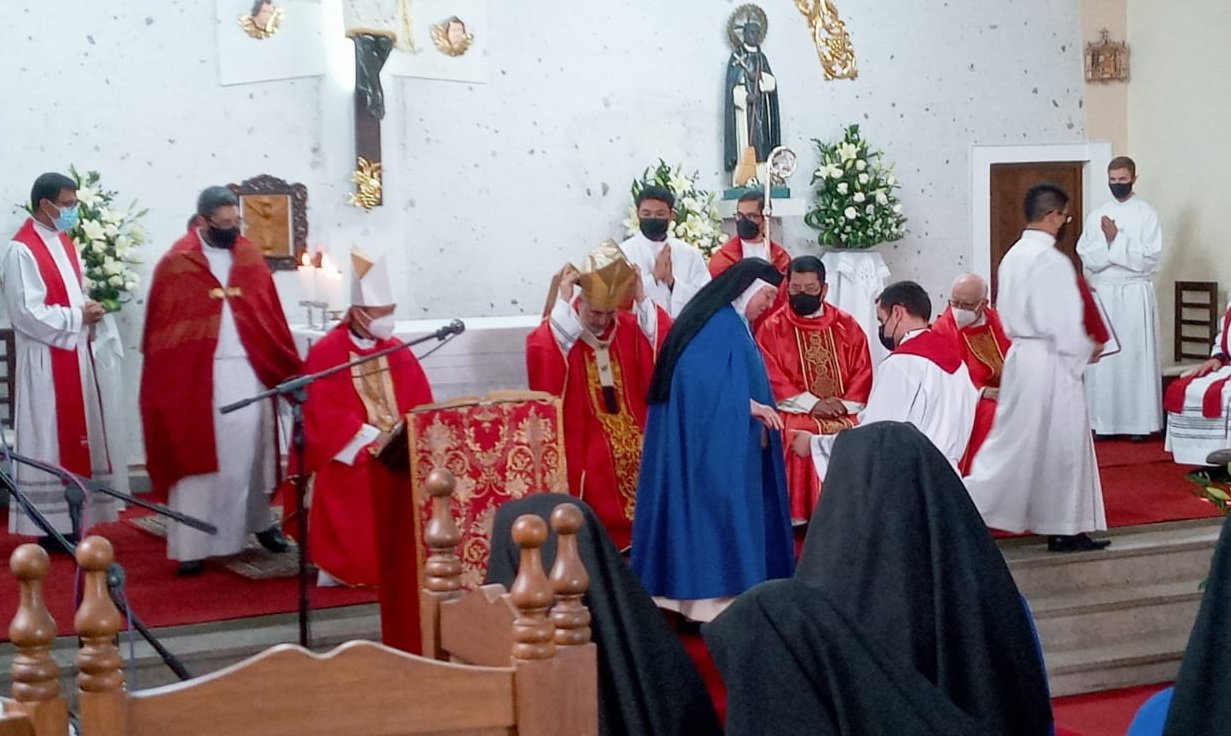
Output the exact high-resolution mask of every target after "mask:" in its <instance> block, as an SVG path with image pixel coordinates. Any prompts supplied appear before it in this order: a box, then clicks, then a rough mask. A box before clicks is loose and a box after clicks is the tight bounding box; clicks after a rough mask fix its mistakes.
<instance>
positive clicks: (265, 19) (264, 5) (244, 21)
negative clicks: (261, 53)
mask: <svg viewBox="0 0 1231 736" xmlns="http://www.w3.org/2000/svg"><path fill="white" fill-rule="evenodd" d="M284 15H285V13H284V12H283V10H282V8H279V7H276V6H275V5H274V4H273V2H272V0H256V2H254V3H252V12H251V13H248V14H246V15H241V16H239V27H240V28H242V29H244V33H247V34H248V35H249V36H251V37H252V38H256V39H265V38H269V37H270V36H272V35H274V34H275V33H277V32H278V27H279V26H281V25H282V18H283V17H284Z"/></svg>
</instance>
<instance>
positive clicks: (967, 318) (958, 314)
mask: <svg viewBox="0 0 1231 736" xmlns="http://www.w3.org/2000/svg"><path fill="white" fill-rule="evenodd" d="M978 319H979V314H978V313H977V312H972V311H970V310H969V309H958V308H956V307H954V309H953V321H954V322H956V323H957V326H958V327H969V326H970V325H973V324H974V323H975V322H976V321H977V320H978Z"/></svg>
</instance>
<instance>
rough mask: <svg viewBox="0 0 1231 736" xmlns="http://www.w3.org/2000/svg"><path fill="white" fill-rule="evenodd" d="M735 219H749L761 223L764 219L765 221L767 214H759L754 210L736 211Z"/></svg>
mask: <svg viewBox="0 0 1231 736" xmlns="http://www.w3.org/2000/svg"><path fill="white" fill-rule="evenodd" d="M735 219H737V220H748V221H749V222H755V223H757V224H758V225H759V224H761V223H762V222H764V221H765V215H758V214H757V213H755V212H752V213H748V212H736V213H735Z"/></svg>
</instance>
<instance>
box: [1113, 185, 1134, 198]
mask: <svg viewBox="0 0 1231 736" xmlns="http://www.w3.org/2000/svg"><path fill="white" fill-rule="evenodd" d="M1107 186H1108V187H1109V188H1110V189H1111V196H1113V197H1115V198H1116V199H1124V198H1125V197H1127V196H1128V195H1130V194H1132V193H1133V183H1132V182H1122V183H1121V182H1117V183H1115V184H1108V185H1107Z"/></svg>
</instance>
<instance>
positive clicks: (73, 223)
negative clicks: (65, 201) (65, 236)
mask: <svg viewBox="0 0 1231 736" xmlns="http://www.w3.org/2000/svg"><path fill="white" fill-rule="evenodd" d="M56 207H57V209H59V211H60V214H59V215H58V216H56V218H55V219H54V220H52V221H51V224H52V225H54V226H55V228H56V230H59V231H60V232H62V233H66V232H69V231H70V230H72V229H73V228H75V227H77V223H78V222H80V221H81V210H80V208H79V207H78V206H77V205H73V206H72V207H60V206H59V205H56Z"/></svg>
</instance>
